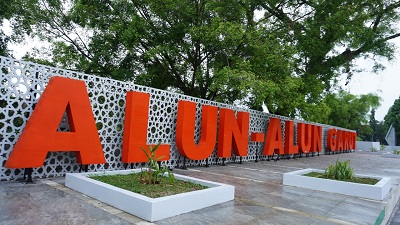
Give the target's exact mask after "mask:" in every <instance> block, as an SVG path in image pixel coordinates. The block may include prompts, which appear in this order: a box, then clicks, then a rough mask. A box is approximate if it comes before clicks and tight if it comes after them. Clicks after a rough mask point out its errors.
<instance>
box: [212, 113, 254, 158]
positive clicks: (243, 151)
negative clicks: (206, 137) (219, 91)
mask: <svg viewBox="0 0 400 225" xmlns="http://www.w3.org/2000/svg"><path fill="white" fill-rule="evenodd" d="M219 115H220V116H219V128H218V157H231V152H232V144H233V150H234V153H235V155H236V156H247V148H248V146H249V121H250V114H249V113H248V112H238V113H237V120H236V118H235V113H234V112H233V110H231V109H221V110H220V111H219ZM232 138H233V140H232Z"/></svg>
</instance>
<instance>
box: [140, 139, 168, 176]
mask: <svg viewBox="0 0 400 225" xmlns="http://www.w3.org/2000/svg"><path fill="white" fill-rule="evenodd" d="M159 146H160V144H158V145H156V146H154V147H152V146H151V145H150V146H149V148H148V149H147V150H146V149H145V148H143V147H140V148H141V149H142V151H143V152H144V154H146V158H147V170H142V172H141V176H140V177H141V178H140V179H141V181H142V182H143V183H147V184H158V183H160V181H159V177H161V176H164V174H165V173H167V174H168V178H169V181H170V182H171V183H173V182H174V180H175V177H174V174H173V173H172V172H171V171H170V170H169V169H168V167H167V166H166V165H165V164H163V165H161V163H159V162H158V161H159V160H160V159H162V158H163V157H164V156H161V157H158V158H156V151H157V149H158V147H159ZM142 175H143V177H142Z"/></svg>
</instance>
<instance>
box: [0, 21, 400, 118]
mask: <svg viewBox="0 0 400 225" xmlns="http://www.w3.org/2000/svg"><path fill="white" fill-rule="evenodd" d="M4 22H5V23H4V24H3V25H4V26H5V27H6V29H5V32H6V34H7V33H9V32H10V30H8V29H7V26H8V23H7V22H8V21H4ZM393 43H395V44H396V45H397V46H398V47H399V50H398V51H397V53H396V57H397V58H398V59H395V60H394V61H393V62H391V63H389V62H386V61H385V62H383V64H384V65H385V67H386V69H385V70H383V71H380V72H378V73H377V74H375V73H371V72H363V73H355V74H354V75H353V77H352V79H351V81H350V83H349V84H348V85H347V86H344V83H345V79H346V76H345V75H344V76H343V77H342V82H341V83H340V84H343V85H342V87H343V88H344V89H345V90H347V91H349V92H350V93H352V94H355V95H360V94H368V93H376V94H378V95H379V96H380V97H381V98H382V101H381V106H380V107H379V108H378V109H377V110H376V113H375V119H376V120H379V121H383V118H384V117H385V115H386V113H387V112H388V110H389V108H390V107H391V106H392V105H393V103H394V101H395V100H396V99H397V98H399V96H400V54H399V52H400V38H397V39H396V40H394V41H393ZM42 46H43V44H41V43H40V42H39V41H32V40H30V41H27V43H25V45H15V44H9V46H8V47H9V49H11V50H12V51H13V55H14V57H15V58H16V59H21V57H22V56H23V55H24V54H25V53H26V52H27V51H29V50H30V49H31V48H33V47H37V48H40V47H42ZM357 65H358V66H359V67H361V68H365V69H366V70H367V71H368V70H371V67H372V63H371V62H370V61H367V60H358V61H357Z"/></svg>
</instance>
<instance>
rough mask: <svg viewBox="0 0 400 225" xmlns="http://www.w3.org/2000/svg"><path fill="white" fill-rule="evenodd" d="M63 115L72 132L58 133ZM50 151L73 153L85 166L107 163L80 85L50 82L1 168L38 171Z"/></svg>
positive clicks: (54, 79) (58, 79)
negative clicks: (65, 113)
mask: <svg viewBox="0 0 400 225" xmlns="http://www.w3.org/2000/svg"><path fill="white" fill-rule="evenodd" d="M64 112H67V116H68V122H69V125H70V130H71V132H57V128H58V126H59V124H60V121H61V118H62V116H63V114H64ZM51 151H56V152H59V151H75V152H76V157H77V161H78V163H80V164H84V165H86V164H101V163H105V162H106V160H105V158H104V154H103V150H102V147H101V143H100V138H99V134H98V133H97V129H96V124H95V121H94V117H93V113H92V107H91V106H90V102H89V98H88V93H87V91H86V87H85V82H83V81H78V80H73V79H68V78H62V77H52V78H51V79H50V81H49V83H48V85H47V87H46V89H45V90H44V91H43V93H42V96H41V97H40V99H39V102H38V104H37V105H36V107H35V110H34V111H33V113H32V115H31V116H30V118H29V120H28V122H27V124H26V126H25V128H24V130H23V131H22V134H21V136H20V137H19V139H18V141H17V143H16V144H15V146H14V149H13V151H12V152H11V154H10V157H9V158H8V159H7V162H6V164H5V165H4V166H5V167H8V168H33V167H41V166H42V165H43V162H44V160H45V158H46V155H47V153H48V152H51Z"/></svg>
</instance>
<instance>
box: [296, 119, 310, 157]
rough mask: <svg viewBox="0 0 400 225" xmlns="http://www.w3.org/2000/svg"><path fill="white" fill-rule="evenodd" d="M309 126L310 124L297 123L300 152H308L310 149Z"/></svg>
mask: <svg viewBox="0 0 400 225" xmlns="http://www.w3.org/2000/svg"><path fill="white" fill-rule="evenodd" d="M311 128H312V127H311V124H305V123H297V144H298V146H299V151H300V152H302V153H308V152H309V151H310V150H311V144H312V143H311V141H312V139H311V134H312V130H311Z"/></svg>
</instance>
